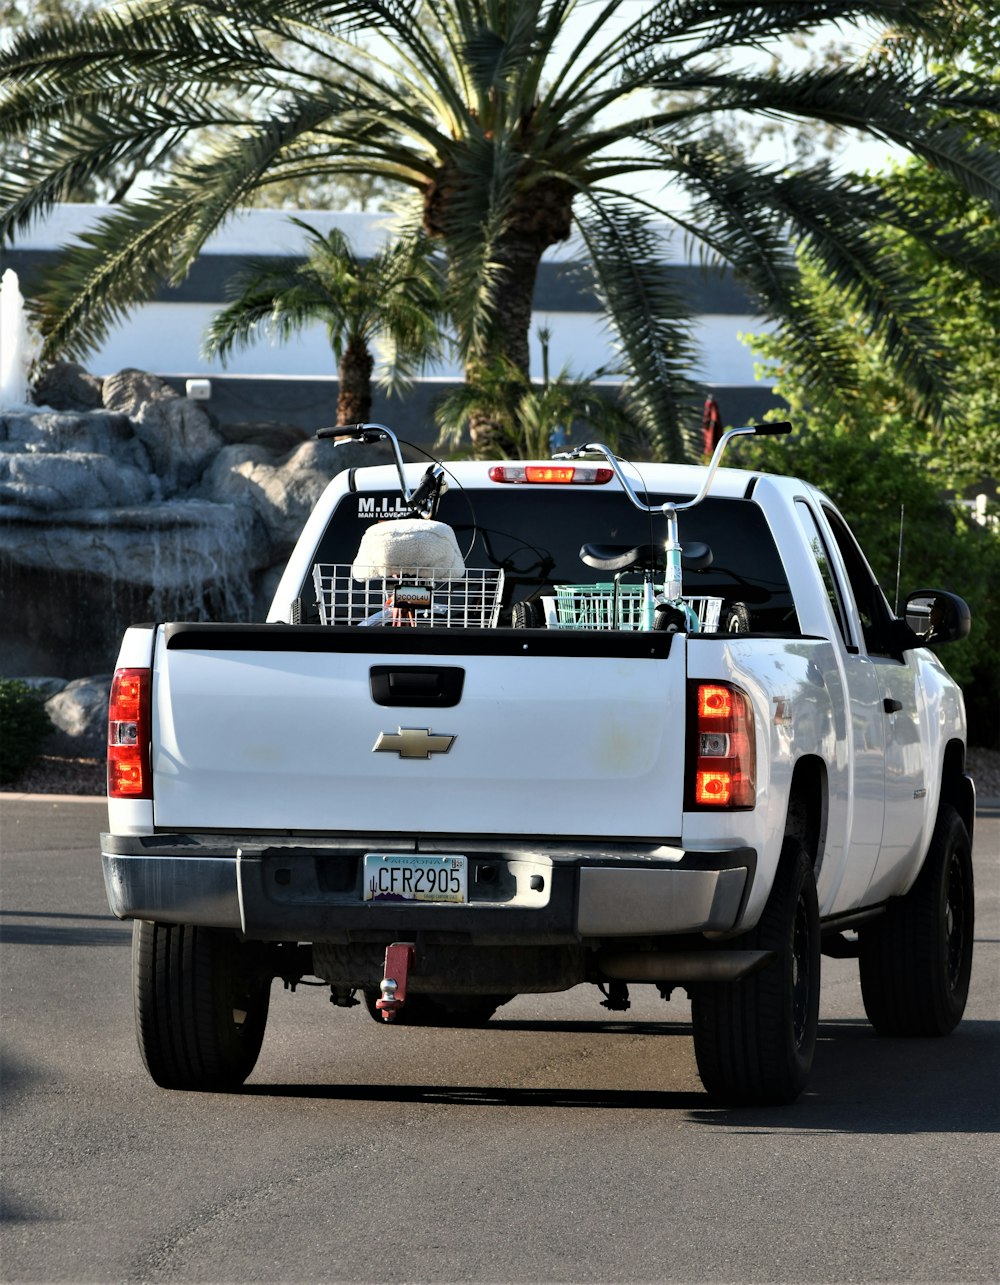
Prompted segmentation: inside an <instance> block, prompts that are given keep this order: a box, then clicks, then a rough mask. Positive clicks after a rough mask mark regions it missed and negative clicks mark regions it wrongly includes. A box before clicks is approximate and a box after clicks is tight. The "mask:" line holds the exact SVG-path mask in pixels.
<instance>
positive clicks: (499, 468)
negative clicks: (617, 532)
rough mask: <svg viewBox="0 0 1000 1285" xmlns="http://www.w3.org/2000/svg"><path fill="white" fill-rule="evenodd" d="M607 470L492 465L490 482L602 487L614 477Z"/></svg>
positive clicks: (540, 465) (528, 465) (564, 466)
mask: <svg viewBox="0 0 1000 1285" xmlns="http://www.w3.org/2000/svg"><path fill="white" fill-rule="evenodd" d="M614 475H615V474H614V470H613V469H609V468H593V467H590V466H588V467H583V468H581V466H580V465H579V464H494V466H493V467H492V468H491V469H490V481H491V482H535V483H543V484H546V485H549V486H551V485H553V484H555V485H567V484H571V485H573V486H603V485H604V483H605V482H610V481H611V479H612V478H613V477H614Z"/></svg>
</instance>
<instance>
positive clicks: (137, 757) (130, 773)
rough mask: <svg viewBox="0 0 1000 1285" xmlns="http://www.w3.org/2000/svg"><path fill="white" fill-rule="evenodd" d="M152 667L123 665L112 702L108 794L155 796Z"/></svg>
mask: <svg viewBox="0 0 1000 1285" xmlns="http://www.w3.org/2000/svg"><path fill="white" fill-rule="evenodd" d="M149 676H150V671H149V670H148V669H119V670H116V671H115V676H114V680H113V682H112V684H111V701H110V703H109V705H108V798H110V799H151V798H152V797H153V774H152V771H151V770H150V761H149V740H150V730H151V729H150V714H149V708H150V702H149V691H150V679H149Z"/></svg>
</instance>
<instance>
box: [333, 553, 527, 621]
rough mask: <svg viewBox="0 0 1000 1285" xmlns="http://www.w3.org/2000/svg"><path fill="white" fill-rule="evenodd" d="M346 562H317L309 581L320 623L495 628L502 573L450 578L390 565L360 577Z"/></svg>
mask: <svg viewBox="0 0 1000 1285" xmlns="http://www.w3.org/2000/svg"><path fill="white" fill-rule="evenodd" d="M352 565H353V564H351V563H349V562H317V563H316V565H315V566H314V567H313V584H314V586H315V589H316V604H317V606H318V608H319V618H320V624H323V625H364V626H374V627H387V626H388V627H414V628H421V629H490V628H495V626H496V624H497V618H498V616H499V613H500V599H501V594H502V591H503V572H502V571H499V570H492V571H483V570H478V569H476V568H471V569H469V570H467V571H466V572H465V575H463V576H457V577H455V578H453V579H441V578H440V577H439V576H437V577H436V573H435V572H434V570H433V568H429V567H398V568H394V567H388V568H383V569H384V570H385V571H387V572H388V574H386V575H385V576H380V577H373V578H372V579H364V580H358V579H355V577H354V576H353V574H352Z"/></svg>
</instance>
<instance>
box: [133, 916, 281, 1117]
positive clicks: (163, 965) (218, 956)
mask: <svg viewBox="0 0 1000 1285" xmlns="http://www.w3.org/2000/svg"><path fill="white" fill-rule="evenodd" d="M132 986H133V996H134V1001H135V1029H136V1036H137V1038H138V1041H139V1052H140V1053H141V1054H142V1060H143V1063H144V1064H145V1067H146V1070H147V1071H148V1072H149V1074H150V1075H151V1076H152V1078H153V1079H154V1080H155V1081H156V1083H157V1084H158V1085H160V1087H161V1088H164V1089H204V1090H215V1091H221V1092H225V1091H228V1090H231V1089H236V1088H239V1086H240V1085H241V1084H242V1083H243V1081H244V1080H245V1079H246V1078H247V1076H248V1075H249V1074H250V1072H251V1071H252V1070H253V1068H254V1066H255V1064H256V1062H257V1057H258V1055H259V1054H260V1046H261V1044H262V1042H263V1039H264V1028H265V1026H266V1025H267V1010H268V1003H269V1000H270V989H271V978H270V977H268V976H266V975H264V974H262V973H261V972H259V971H258V970H255V969H254V967H253V956H252V954H251V949H250V947H247V946H244V945H241V943H240V942H238V941H237V939H236V938H235V937H234V936H233V934H232V933H229V932H223V931H221V930H219V929H214V928H196V927H193V926H191V925H187V924H153V923H146V922H145V921H139V922H137V923H136V924H134V926H133V930H132Z"/></svg>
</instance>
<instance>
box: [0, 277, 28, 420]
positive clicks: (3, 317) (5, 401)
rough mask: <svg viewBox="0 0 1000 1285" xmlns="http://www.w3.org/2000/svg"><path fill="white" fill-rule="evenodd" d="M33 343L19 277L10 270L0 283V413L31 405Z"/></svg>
mask: <svg viewBox="0 0 1000 1285" xmlns="http://www.w3.org/2000/svg"><path fill="white" fill-rule="evenodd" d="M32 346H33V345H32V342H31V337H30V335H29V333H28V321H27V317H26V316H25V313H24V298H23V296H22V294H21V286H20V283H19V281H18V279H17V273H16V272H15V271H14V269H13V268H8V269H7V271H6V272H5V273H4V274H3V278H2V279H0V409H2V410H14V409H15V408H17V409H20V408H22V407H24V406H27V405H28V404H29V399H28V387H29V386H28V371H29V369H30V367H31V360H32Z"/></svg>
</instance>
